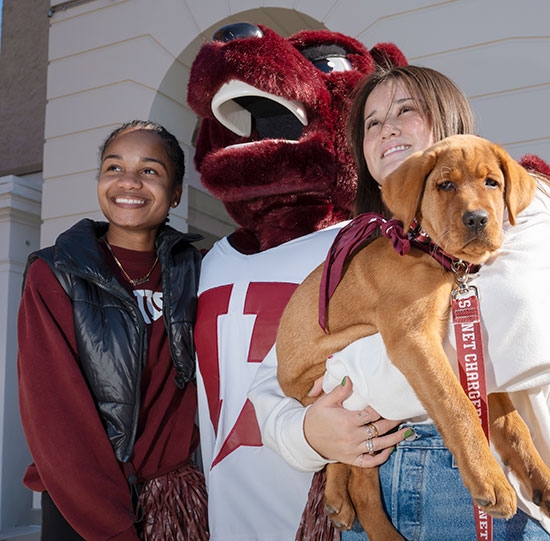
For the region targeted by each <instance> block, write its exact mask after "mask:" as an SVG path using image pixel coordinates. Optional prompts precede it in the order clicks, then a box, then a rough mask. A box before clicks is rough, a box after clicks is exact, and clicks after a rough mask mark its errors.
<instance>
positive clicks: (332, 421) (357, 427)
mask: <svg viewBox="0 0 550 541" xmlns="http://www.w3.org/2000/svg"><path fill="white" fill-rule="evenodd" d="M352 388H353V386H352V382H351V380H350V379H349V378H345V379H344V381H343V383H342V385H338V386H337V387H335V388H334V389H333V390H332V391H331V392H330V393H328V394H326V395H324V396H322V397H320V398H318V399H317V400H316V401H315V402H314V403H313V404H312V405H311V406H310V407H309V409H308V411H307V412H306V416H305V420H304V433H305V436H306V439H307V441H308V442H309V444H310V445H311V446H312V447H313V448H314V449H315V450H316V451H317V452H318V453H319V454H320V455H322V456H323V457H325V458H326V459H328V460H335V461H337V462H343V463H345V464H350V465H352V466H359V467H361V468H372V467H374V466H379V465H380V464H383V463H384V462H385V461H386V460H387V459H388V457H389V456H390V454H391V453H392V451H393V450H394V448H395V445H396V444H398V443H399V442H400V441H402V440H403V439H405V438H406V437H408V436H410V433H409V432H410V429H407V428H403V429H401V430H398V431H397V432H392V433H391V434H387V432H388V431H390V430H392V429H394V428H395V427H396V426H398V425H399V424H400V422H401V421H389V420H387V419H382V418H381V417H380V415H379V414H378V413H377V412H376V411H374V410H373V409H372V408H371V407H367V408H365V409H364V410H361V411H357V410H356V411H350V410H347V409H345V408H344V406H343V402H344V400H346V398H348V397H349V396H350V395H351V392H352ZM321 391H322V378H320V379H319V380H317V381H316V382H315V384H314V386H313V388H312V389H311V391H310V392H309V396H311V397H315V396H317V395H319V394H320V393H321Z"/></svg>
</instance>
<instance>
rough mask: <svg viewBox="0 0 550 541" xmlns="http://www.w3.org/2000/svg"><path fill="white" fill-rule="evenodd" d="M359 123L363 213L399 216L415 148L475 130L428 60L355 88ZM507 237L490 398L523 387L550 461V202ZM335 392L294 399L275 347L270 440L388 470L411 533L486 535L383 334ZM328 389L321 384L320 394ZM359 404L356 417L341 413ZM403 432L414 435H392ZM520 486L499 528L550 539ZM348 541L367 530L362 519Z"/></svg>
mask: <svg viewBox="0 0 550 541" xmlns="http://www.w3.org/2000/svg"><path fill="white" fill-rule="evenodd" d="M350 119H351V122H350V130H349V131H350V142H351V149H352V153H353V155H354V158H355V161H356V164H357V167H358V192H357V197H356V212H357V213H361V212H379V213H382V214H387V210H386V209H385V208H384V205H383V203H382V200H381V195H380V189H379V186H380V185H381V184H383V182H384V180H385V178H386V177H387V176H388V175H389V173H391V172H392V171H394V170H395V169H396V168H397V167H398V166H399V165H400V164H401V163H402V162H403V161H404V160H405V159H406V158H407V157H408V156H410V155H411V154H412V153H414V152H416V151H421V150H425V149H426V148H428V147H429V146H431V145H432V144H433V143H435V142H437V141H439V140H441V139H443V138H445V137H447V136H449V135H453V134H457V133H473V132H474V123H473V116H472V113H471V110H470V108H469V105H468V103H467V100H466V98H465V97H464V95H463V94H462V93H461V92H460V90H459V89H458V88H457V87H456V86H455V85H454V84H453V83H452V81H450V80H449V79H448V78H447V77H445V76H443V75H442V74H441V73H438V72H436V71H434V70H431V69H428V68H420V67H415V66H407V67H400V68H394V69H391V70H387V71H383V72H378V73H375V74H373V75H372V76H370V77H369V78H368V79H367V80H366V81H365V82H364V83H363V85H362V86H361V87H360V88H359V89H358V91H357V93H356V96H355V101H354V105H353V107H352V111H351V115H350ZM542 182H543V179H541V183H542ZM504 229H505V241H504V244H503V246H502V248H501V250H500V252H499V255H498V256H496V257H495V258H493V259H492V260H490V261H489V262H487V263H486V264H485V265H484V267H483V269H482V271H481V273H480V275H479V277H477V278H476V280H475V281H474V284H475V285H476V286H477V287H478V289H479V292H480V297H481V315H482V318H483V323H484V327H485V329H484V333H485V336H484V343H485V347H486V364H487V368H486V371H487V379H488V386H489V391H491V392H494V391H508V392H510V393H511V396H512V398H513V400H514V403H515V405H516V407H518V409H519V410H520V413H521V414H522V416H523V417H524V419H525V420H526V422H527V423H528V425H529V428H530V430H531V433H532V436H533V440H534V441H535V444H536V446H537V448H538V450H539V452H540V453H541V456H542V458H543V459H544V460H545V462H546V463H547V464H548V463H550V356H549V354H548V351H550V336H549V333H548V332H547V331H546V330H545V326H546V325H547V322H548V321H549V320H550V303H549V301H550V285H549V284H548V280H547V276H548V272H549V271H550V256H549V255H547V254H546V253H544V250H541V249H540V246H545V245H547V243H550V198H548V196H547V195H546V194H544V193H543V190H537V195H536V197H535V200H534V201H533V203H532V204H531V205H530V206H529V207H528V208H527V209H526V210H525V211H524V212H523V213H521V214H520V215H519V216H518V220H517V224H516V226H515V227H511V226H510V224H509V223H508V222H507V221H506V223H505V224H504ZM411 287H414V284H411ZM512 307H513V308H512ZM447 342H448V343H447V344H446V351H447V353H448V355H449V359H450V360H451V362H453V363H456V352H455V351H454V338H453V337H452V336H450V338H449V339H448V340H447ZM493 361H494V363H493ZM340 382H341V383H342V384H341V385H339V383H340ZM352 382H353V393H352ZM324 386H325V390H327V391H328V390H330V389H331V388H334V389H333V390H332V391H331V392H329V393H328V394H326V395H325V396H323V397H321V398H320V399H319V400H317V401H316V402H315V403H314V404H313V405H311V406H310V407H308V408H303V407H302V406H301V404H299V403H298V402H296V401H295V400H293V399H290V398H287V397H284V395H283V394H282V391H281V390H280V387H279V385H278V382H277V380H276V358H275V355H274V351H272V352H271V353H270V354H269V355H268V357H267V358H266V360H264V362H263V363H262V365H261V367H260V369H259V370H258V373H257V376H256V383H255V385H254V387H253V388H252V389H251V392H250V398H251V400H252V402H253V403H254V406H255V408H256V414H257V417H258V420H259V424H260V427H261V429H262V435H263V441H264V443H265V444H266V445H268V446H270V447H272V448H274V449H275V450H276V451H278V452H279V453H281V454H282V455H283V457H284V458H285V459H286V460H287V461H288V462H289V463H290V464H291V465H292V466H294V467H296V468H298V469H302V470H308V471H315V470H319V469H321V468H322V467H323V466H324V465H325V464H326V463H327V461H328V460H327V459H329V460H331V461H338V462H344V463H348V464H352V465H355V466H362V467H369V466H379V465H381V467H380V479H381V485H382V489H383V498H384V503H385V507H386V510H387V512H388V515H389V516H390V519H391V520H392V522H393V524H394V526H395V527H396V528H397V529H398V530H399V531H400V533H401V534H402V535H403V537H405V538H406V539H419V540H428V539H433V540H436V539H437V540H441V539H445V540H450V539H456V540H468V541H470V540H472V539H475V538H476V531H475V523H474V512H473V506H472V499H471V496H470V494H469V493H468V491H467V490H466V488H465V487H464V485H463V483H462V481H461V478H460V474H459V472H458V469H457V468H456V467H455V466H454V464H453V457H452V455H451V454H450V452H449V451H448V450H447V449H446V448H445V446H444V445H443V442H442V440H441V437H440V435H439V434H438V432H437V430H436V429H435V427H434V425H433V423H432V422H431V420H430V419H429V418H427V415H426V413H425V411H424V409H423V408H422V406H421V404H420V403H419V402H418V400H417V399H416V397H415V395H414V393H413V392H412V390H411V389H410V387H409V386H408V384H407V382H406V381H405V379H404V377H403V376H402V375H401V373H400V372H399V371H397V369H395V368H394V367H393V365H391V363H390V362H389V361H388V360H387V358H386V355H385V351H384V348H383V344H382V341H381V338H380V336H379V335H374V336H371V337H367V338H364V339H361V340H359V341H357V342H355V343H354V344H352V345H350V346H349V347H348V348H346V349H345V350H343V351H342V352H339V353H335V355H334V356H333V357H332V358H331V359H330V360H329V361H328V362H327V376H326V377H325V383H324ZM320 390H321V389H320V382H317V383H316V385H315V386H314V388H313V389H312V391H310V395H312V396H315V395H316V394H319V393H320ZM346 399H348V402H346V406H347V407H348V408H350V409H349V410H347V409H344V407H342V402H344V400H346ZM367 404H368V405H369V406H368V407H367ZM386 419H407V421H406V422H397V421H389V420H386ZM398 425H400V426H401V427H402V428H403V427H404V428H406V429H407V430H406V431H405V432H404V433H403V430H401V431H400V432H397V433H395V432H391V430H392V429H393V428H394V427H395V426H398ZM404 435H405V441H402V440H403V436H404ZM457 437H461V435H460V434H457ZM394 451H395V452H394ZM390 455H391V456H390ZM511 481H512V484H513V485H514V487H515V488H516V492H518V504H519V510H518V513H517V514H516V515H515V516H514V517H513V518H512V519H511V520H509V521H504V520H494V528H493V531H494V539H495V540H502V539H510V540H512V539H513V540H517V539H529V540H534V539H537V540H538V539H546V540H548V539H550V534H549V533H548V532H550V519H549V518H548V516H547V515H545V514H544V512H543V511H542V509H541V508H540V507H538V506H537V505H536V504H534V503H533V502H531V501H530V498H529V497H528V496H527V495H525V494H522V493H521V490H520V489H519V487H518V483H517V482H515V481H514V480H513V479H511ZM544 505H545V504H544V502H543V504H542V506H543V507H544ZM546 512H549V511H548V509H546ZM342 539H343V540H346V541H349V540H355V539H356V540H359V539H366V536H365V534H364V532H363V531H362V529H361V528H360V526H359V525H358V523H356V527H354V528H353V529H352V531H349V532H343V533H342Z"/></svg>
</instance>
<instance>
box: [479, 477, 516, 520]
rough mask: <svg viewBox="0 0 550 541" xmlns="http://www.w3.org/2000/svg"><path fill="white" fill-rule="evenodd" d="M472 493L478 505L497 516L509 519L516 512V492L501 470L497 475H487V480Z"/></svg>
mask: <svg viewBox="0 0 550 541" xmlns="http://www.w3.org/2000/svg"><path fill="white" fill-rule="evenodd" d="M470 493H471V494H472V497H473V499H474V501H475V502H476V503H477V505H478V506H479V507H480V508H481V509H483V511H485V512H487V513H488V514H489V515H491V516H493V517H495V518H505V519H509V518H512V516H514V515H515V513H516V510H517V498H516V493H515V491H514V489H513V488H512V487H511V485H510V483H508V481H507V479H506V477H505V476H504V474H503V473H502V471H500V470H499V475H497V476H495V477H492V478H490V477H485V482H482V483H481V485H478V486H477V488H475V489H470Z"/></svg>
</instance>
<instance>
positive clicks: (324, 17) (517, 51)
mask: <svg viewBox="0 0 550 541" xmlns="http://www.w3.org/2000/svg"><path fill="white" fill-rule="evenodd" d="M60 3H61V2H57V1H56V0H52V2H51V5H52V8H53V9H52V15H51V17H50V39H49V67H48V88H47V98H48V104H47V110H46V124H45V143H44V171H43V177H44V185H43V200H42V210H41V217H42V221H43V223H42V226H41V231H40V245H41V246H45V245H49V244H51V243H52V242H53V241H54V239H55V237H56V236H57V235H58V234H59V233H60V232H61V231H62V230H64V229H66V228H67V227H69V226H70V225H72V224H73V223H75V222H76V221H77V220H78V219H80V218H82V217H91V218H99V217H100V213H99V207H98V204H97V201H96V192H95V176H96V168H97V164H98V162H97V152H98V148H99V145H100V143H101V142H102V140H103V139H104V137H105V136H106V135H107V134H108V133H109V132H110V131H111V130H112V129H113V128H114V127H116V126H117V125H119V124H120V123H122V122H124V121H127V120H131V119H133V118H151V119H153V120H156V121H159V122H161V123H162V124H164V125H165V126H166V127H167V128H168V129H169V130H170V131H172V132H173V133H175V134H176V135H177V136H178V138H179V139H180V142H181V143H182V146H183V148H184V150H185V152H186V157H187V166H188V167H187V174H186V182H187V184H188V185H189V187H190V188H189V197H188V198H185V199H184V200H183V201H182V204H181V205H180V207H179V208H178V209H177V213H176V214H174V217H173V219H172V224H173V225H175V226H176V227H179V228H181V229H183V230H185V229H187V227H188V226H190V227H195V228H199V229H202V230H203V231H205V232H207V233H210V234H212V235H213V236H220V235H223V234H225V233H227V232H228V231H230V230H231V228H232V224H231V221H230V220H229V219H228V218H227V217H226V216H225V215H224V212H223V209H222V207H221V205H220V204H219V202H217V201H216V200H214V199H212V198H211V197H210V196H208V195H207V194H206V193H205V192H204V191H203V190H202V188H201V186H200V181H199V179H198V175H197V173H196V172H195V171H194V170H193V165H192V155H193V147H192V143H191V141H192V136H193V131H194V129H195V127H196V118H195V115H194V114H193V113H192V111H190V110H189V108H188V107H187V105H186V86H187V80H188V74H189V68H190V65H191V62H192V60H193V58H194V56H195V54H196V52H197V51H198V48H199V47H200V44H201V43H202V42H203V40H208V39H210V36H211V35H212V33H213V31H214V30H215V29H216V28H218V27H219V26H221V25H222V24H226V23H228V22H236V21H241V20H248V21H251V22H257V23H258V22H259V23H263V24H266V25H267V26H270V27H271V28H273V29H275V30H276V31H278V32H279V33H281V34H283V35H288V34H291V33H293V32H296V31H298V30H300V29H302V28H323V27H326V28H328V29H330V30H335V31H339V32H342V33H345V34H348V35H351V36H353V37H356V38H358V39H359V40H361V41H362V42H363V43H365V45H366V46H367V47H369V48H370V47H372V46H373V45H374V44H375V43H377V42H381V41H393V42H394V43H396V44H397V45H398V46H399V47H400V48H401V50H402V51H403V52H404V53H405V55H406V56H407V58H408V60H409V62H410V63H415V64H421V65H426V66H430V67H433V68H436V69H439V70H441V71H443V72H444V73H446V74H447V75H449V76H450V77H451V78H453V79H454V80H455V81H456V82H457V84H458V85H459V86H460V87H461V88H462V89H463V90H464V91H465V93H466V94H467V95H468V96H469V98H470V100H471V103H472V105H473V108H474V111H475V113H476V116H477V120H478V132H479V133H480V135H483V136H485V137H488V138H489V139H492V140H494V141H495V142H499V143H501V144H504V145H505V146H506V147H507V149H508V150H509V151H510V152H511V153H512V155H513V156H514V157H516V158H519V157H520V156H522V155H523V154H526V153H535V154H538V155H539V156H541V157H542V158H543V159H545V160H546V161H547V162H550V133H549V129H548V126H549V120H550V115H549V114H548V106H547V104H548V101H549V98H550V55H548V51H549V50H550V35H549V32H548V21H549V20H550V2H548V1H547V0H522V2H518V1H517V0H407V1H406V2H404V1H398V0H377V1H374V0H279V1H264V0H229V1H228V0H186V1H184V0H155V1H153V0H90V1H87V2H86V1H84V2H82V1H80V2H75V3H74V4H72V5H71V3H70V2H65V4H67V7H66V9H56V6H58V5H59V4H60ZM186 202H187V205H186ZM34 228H35V232H36V233H37V234H38V226H37V225H36V224H35V226H34ZM26 234H27V233H26V232H22V231H20V232H18V233H17V235H18V237H17V239H18V242H20V241H21V240H22V239H23V238H24V237H25V235H26ZM2 257H4V254H2ZM20 264H21V263H20V262H19V263H18V265H20ZM0 279H3V278H2V274H0ZM4 279H5V278H4ZM6 302H7V303H8V311H9V313H10V314H12V317H13V314H15V312H16V311H17V304H18V296H17V295H16V294H12V296H10V298H9V299H8V300H7V301H6ZM0 323H1V324H2V326H1V329H2V332H5V331H6V329H10V331H9V332H10V333H12V332H13V331H12V329H13V322H12V323H11V324H7V322H6V321H5V320H4V319H2V318H1V317H0ZM7 355H9V357H10V358H9V359H8V358H7V360H6V362H7V363H15V361H14V355H15V353H14V348H13V347H11V349H9V351H8V352H7ZM1 362H2V359H1V358H0V363H1ZM0 366H4V365H0ZM12 366H14V364H12ZM2 378H4V379H2ZM9 384H10V385H13V381H11V382H10V383H9ZM2 385H4V386H5V385H6V380H5V375H4V372H2V373H0V396H6V395H3V394H1V393H2V391H3V390H4V389H2V388H1V386H2ZM4 388H5V387H4ZM10 408H11V409H10V410H9V412H8V413H7V414H8V415H10V416H11V417H10V419H8V420H6V419H2V421H1V422H3V424H4V427H5V426H6V423H7V422H12V421H13V420H14V419H15V415H16V413H14V412H13V408H12V407H11V406H10ZM7 411H8V410H7V409H6V406H5V400H4V405H2V404H0V415H5V414H6V412H7ZM4 430H5V428H4ZM2 434H5V432H3V433H2ZM0 438H1V436H0ZM0 443H2V444H3V445H4V446H5V445H6V442H5V439H4V440H3V441H0ZM9 445H17V446H19V447H20V446H21V445H22V444H21V442H20V441H19V440H17V441H16V442H15V443H13V444H12V443H11V442H10V444H9ZM10 451H13V449H10ZM15 455H17V452H15V453H14V452H12V453H11V454H10V456H15ZM0 456H6V453H4V454H3V455H2V454H1V447H0ZM12 465H15V466H16V470H21V465H20V464H15V462H14V461H13V460H12V459H10V462H9V463H5V462H2V463H1V467H2V470H3V472H4V476H3V475H2V471H0V479H2V483H4V478H5V472H6V470H10V471H12V472H14V473H13V475H15V473H17V475H20V474H21V475H22V471H15V470H14V469H13V468H12ZM1 494H4V492H2V493H1ZM0 504H1V502H0ZM1 509H4V507H0V510H1ZM2 518H3V517H1V516H0V520H1V519H2ZM1 525H2V522H1V521H0V539H4V538H5V537H2V531H1V528H2V526H1Z"/></svg>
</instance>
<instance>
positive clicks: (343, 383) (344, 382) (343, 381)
mask: <svg viewBox="0 0 550 541" xmlns="http://www.w3.org/2000/svg"><path fill="white" fill-rule="evenodd" d="M346 377H347V376H344V379H343V380H342V383H341V384H340V385H342V387H343V386H344V385H345V384H346Z"/></svg>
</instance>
